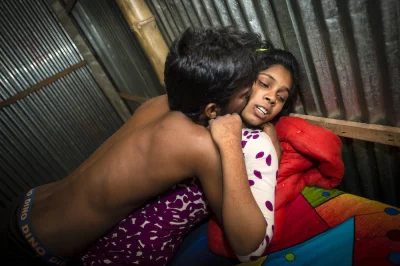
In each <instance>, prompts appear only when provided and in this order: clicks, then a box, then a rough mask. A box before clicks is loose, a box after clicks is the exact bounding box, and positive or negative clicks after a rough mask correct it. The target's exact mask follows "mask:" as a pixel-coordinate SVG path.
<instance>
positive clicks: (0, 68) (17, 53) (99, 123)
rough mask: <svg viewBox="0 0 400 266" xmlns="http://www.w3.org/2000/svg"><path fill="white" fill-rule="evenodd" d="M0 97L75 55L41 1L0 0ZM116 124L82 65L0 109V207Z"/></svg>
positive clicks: (51, 177)
mask: <svg viewBox="0 0 400 266" xmlns="http://www.w3.org/2000/svg"><path fill="white" fill-rule="evenodd" d="M0 17H1V18H2V19H1V20H0V99H1V100H6V99H8V98H10V97H12V96H14V95H16V94H17V93H20V92H23V91H25V90H26V89H28V88H29V87H31V86H33V85H34V84H36V83H38V82H40V81H42V80H44V79H46V78H48V77H50V76H53V75H54V74H56V73H59V72H61V71H63V70H65V69H67V68H68V67H70V66H72V65H74V64H76V63H78V62H80V61H82V56H81V55H80V54H79V53H78V51H77V50H76V48H75V45H74V44H73V43H72V41H71V40H70V39H69V37H68V36H67V35H66V34H65V32H64V30H63V29H62V28H61V27H60V25H59V23H58V21H57V19H56V18H55V16H54V15H53V13H52V12H51V10H50V8H49V7H48V6H47V5H46V4H45V3H44V2H43V1H28V0H26V1H12V0H6V1H0ZM121 125H122V121H121V119H120V118H119V117H118V115H117V114H116V112H115V110H114V109H113V108H112V107H111V105H110V104H109V102H108V101H107V100H106V98H105V97H104V95H103V94H102V91H101V90H100V88H99V87H98V85H97V84H96V82H95V81H94V79H93V77H92V75H91V71H90V69H89V68H88V67H87V66H86V67H83V68H80V69H78V70H75V71H74V72H72V73H70V74H68V75H67V76H65V77H63V78H60V79H58V80H57V81H55V82H54V83H52V84H50V85H48V86H45V87H44V88H42V89H41V90H39V91H37V92H35V93H32V94H30V95H29V96H27V97H26V98H24V99H22V100H20V101H18V102H16V103H13V104H11V105H9V106H7V107H5V108H3V109H1V110H0V207H2V206H4V204H5V203H6V202H7V201H9V200H10V199H11V198H13V197H14V196H15V195H17V194H18V193H21V192H23V191H25V190H27V189H28V188H31V187H34V186H37V185H40V184H44V183H48V182H52V181H56V180H59V179H61V178H63V177H65V176H66V175H68V174H69V173H70V172H72V171H73V170H74V169H75V168H76V167H77V166H78V165H79V164H80V163H81V162H82V161H83V160H85V159H86V158H87V157H88V156H89V155H90V154H91V153H92V152H93V151H94V150H95V149H96V148H97V147H98V146H99V145H100V144H101V143H102V142H103V141H104V140H106V139H107V138H108V137H109V136H110V135H111V134H112V133H113V132H115V131H116V130H117V129H118V128H119V127H120V126H121Z"/></svg>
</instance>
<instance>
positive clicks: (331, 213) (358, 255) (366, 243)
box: [243, 187, 400, 266]
mask: <svg viewBox="0 0 400 266" xmlns="http://www.w3.org/2000/svg"><path fill="white" fill-rule="evenodd" d="M268 253H269V254H268V255H267V256H265V257H262V258H260V259H258V260H257V261H254V262H253V263H251V264H247V265H260V266H261V265H268V266H269V265H292V266H293V265H343V266H346V265H355V266H358V265H360V266H361V265H363V266H369V265H371V266H372V265H379V266H386V265H388V266H389V265H400V209H398V208H395V207H392V206H389V205H386V204H383V203H380V202H376V201H371V200H367V199H365V198H361V197H358V196H354V195H351V194H348V193H344V192H342V191H340V190H337V189H333V190H324V189H320V188H315V187H306V188H305V189H304V190H303V191H302V193H301V195H299V196H298V197H297V198H296V199H295V200H294V201H293V202H291V203H290V204H289V205H288V206H287V208H286V215H285V219H284V226H283V234H282V236H281V239H280V241H279V242H278V243H275V244H274V245H271V246H270V247H269V249H268ZM243 265H244V264H243Z"/></svg>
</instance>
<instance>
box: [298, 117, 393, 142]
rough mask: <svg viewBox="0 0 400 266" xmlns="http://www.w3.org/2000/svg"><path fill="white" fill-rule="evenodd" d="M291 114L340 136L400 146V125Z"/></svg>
mask: <svg viewBox="0 0 400 266" xmlns="http://www.w3.org/2000/svg"><path fill="white" fill-rule="evenodd" d="M290 116H295V117H300V118H303V119H305V120H307V121H308V122H310V123H311V124H314V125H317V126H320V127H324V128H327V129H329V130H331V131H332V132H333V133H335V134H336V135H338V136H342V137H346V138H352V139H359V140H365V141H370V142H376V143H382V144H385V145H391V146H397V147H400V128H398V127H388V126H381V125H375V124H365V123H358V122H351V121H344V120H337V119H330V118H325V117H317V116H310V115H301V114H290Z"/></svg>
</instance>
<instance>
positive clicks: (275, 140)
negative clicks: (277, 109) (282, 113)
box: [261, 122, 283, 161]
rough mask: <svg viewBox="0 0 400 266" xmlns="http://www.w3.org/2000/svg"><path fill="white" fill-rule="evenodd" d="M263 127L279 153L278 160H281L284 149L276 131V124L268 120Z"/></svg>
mask: <svg viewBox="0 0 400 266" xmlns="http://www.w3.org/2000/svg"><path fill="white" fill-rule="evenodd" d="M261 128H262V129H263V131H264V132H265V133H267V135H268V136H269V138H270V139H271V141H272V144H273V145H274V148H275V150H276V154H277V155H278V161H281V156H282V152H283V150H282V147H281V144H280V143H279V140H278V134H277V133H276V130H275V127H274V125H273V124H272V123H269V122H267V123H265V124H263V125H261Z"/></svg>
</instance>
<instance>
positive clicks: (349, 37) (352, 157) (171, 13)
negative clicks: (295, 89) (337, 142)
mask: <svg viewBox="0 0 400 266" xmlns="http://www.w3.org/2000/svg"><path fill="white" fill-rule="evenodd" d="M146 2H147V4H148V5H149V7H150V9H151V10H152V12H153V14H154V15H155V16H156V18H157V24H158V26H159V28H160V31H161V32H162V34H163V36H164V38H165V40H166V42H167V43H168V44H170V43H171V42H172V40H173V39H175V38H176V37H177V36H178V35H179V33H181V32H182V31H183V30H184V29H186V28H187V27H189V26H192V27H209V26H217V27H218V26H237V28H239V29H242V30H247V31H253V32H257V33H259V34H261V35H262V36H263V37H264V38H267V39H269V40H271V41H272V42H273V43H274V45H275V46H276V47H279V48H284V49H287V50H289V51H291V52H292V53H293V54H294V55H295V56H296V58H297V59H298V61H299V63H300V65H301V74H302V82H301V93H300V100H299V102H298V104H297V108H296V111H297V112H299V113H306V114H309V115H316V116H323V117H329V118H336V119H344V120H350V121H360V122H366V123H374V124H382V125H388V126H396V127H400V30H399V25H400V2H399V1H398V0H381V1H379V0H374V1H367V0H347V1H342V0H322V1H320V0H297V1H295V0H286V1H282V0H269V1H266V0H224V1H219V0H199V1H181V0H146ZM343 144H344V149H343V158H344V161H345V166H346V172H345V177H344V181H343V183H342V186H341V188H342V189H344V190H346V191H348V192H351V193H355V194H357V195H361V196H365V197H367V198H371V199H376V200H380V201H383V202H386V203H389V204H393V205H397V206H399V205H400V179H399V177H400V165H399V162H400V150H399V149H398V148H395V147H388V146H384V145H379V144H373V143H366V142H363V141H356V140H350V139H343Z"/></svg>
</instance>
